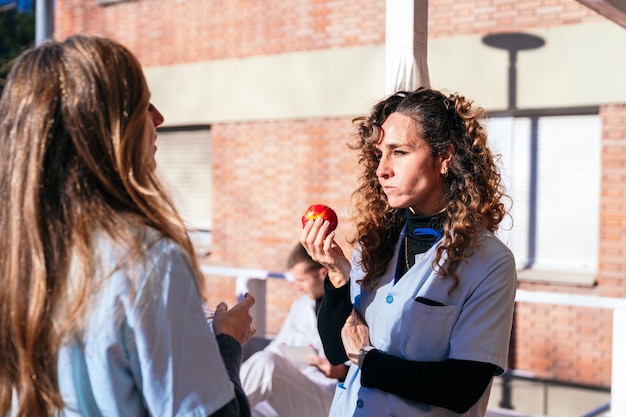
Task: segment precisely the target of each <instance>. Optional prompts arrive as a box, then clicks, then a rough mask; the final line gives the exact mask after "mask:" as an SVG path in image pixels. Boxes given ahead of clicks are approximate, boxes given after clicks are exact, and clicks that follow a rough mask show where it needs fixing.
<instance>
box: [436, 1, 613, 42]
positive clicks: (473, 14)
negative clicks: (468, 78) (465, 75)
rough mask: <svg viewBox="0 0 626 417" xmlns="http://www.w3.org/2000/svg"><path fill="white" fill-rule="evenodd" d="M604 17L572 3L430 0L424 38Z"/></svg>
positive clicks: (490, 31)
mask: <svg viewBox="0 0 626 417" xmlns="http://www.w3.org/2000/svg"><path fill="white" fill-rule="evenodd" d="M603 20H604V18H603V17H601V16H600V15H598V14H597V13H596V12H594V11H593V10H591V9H589V8H587V7H585V6H583V5H582V4H580V3H578V2H577V1H575V0H523V1H520V0H475V1H458V0H431V1H429V2H428V36H429V37H430V38H440V37H448V36H461V35H468V34H486V33H495V32H515V31H524V30H528V29H532V28H545V27H554V26H562V25H569V24H575V23H583V22H593V21H598V22H600V21H603Z"/></svg>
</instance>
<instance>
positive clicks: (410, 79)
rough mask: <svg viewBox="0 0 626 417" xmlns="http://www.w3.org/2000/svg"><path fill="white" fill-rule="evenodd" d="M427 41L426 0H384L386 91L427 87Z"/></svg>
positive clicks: (428, 83) (428, 80)
mask: <svg viewBox="0 0 626 417" xmlns="http://www.w3.org/2000/svg"><path fill="white" fill-rule="evenodd" d="M427 40H428V0H387V4H386V28H385V92H386V94H392V93H394V92H395V91H398V90H407V91H410V90H414V89H416V88H417V87H420V86H424V87H428V86H430V79H429V77H428V65H427Z"/></svg>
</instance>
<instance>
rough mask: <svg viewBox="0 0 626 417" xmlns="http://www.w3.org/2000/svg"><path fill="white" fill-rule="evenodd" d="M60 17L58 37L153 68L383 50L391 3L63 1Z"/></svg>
mask: <svg viewBox="0 0 626 417" xmlns="http://www.w3.org/2000/svg"><path fill="white" fill-rule="evenodd" d="M296 6H297V7H296ZM56 16H57V17H56V20H55V25H56V26H55V36H56V37H57V38H59V39H63V38H65V37H66V36H68V35H69V34H72V33H76V32H85V33H94V34H100V35H104V36H108V37H111V38H114V39H118V40H120V41H121V42H122V43H124V44H125V45H126V46H128V47H129V48H130V49H131V50H132V51H133V52H135V53H136V54H137V55H138V57H139V59H140V60H141V62H142V63H143V65H145V66H153V65H172V64H179V63H186V62H196V61H207V60H214V59H225V58H241V57H248V56H255V55H271V54H280V53H287V52H294V51H309V50H316V49H326V48H333V47H346V46H356V45H370V44H380V43H382V42H384V26H385V2H384V1H359V0H311V1H299V2H292V1H285V0H263V1H258V0H229V1H215V0H183V1H181V0H138V1H131V2H127V3H119V4H115V5H111V6H106V7H103V6H99V5H98V4H97V3H96V1H95V0H90V1H84V0H58V1H57V2H56Z"/></svg>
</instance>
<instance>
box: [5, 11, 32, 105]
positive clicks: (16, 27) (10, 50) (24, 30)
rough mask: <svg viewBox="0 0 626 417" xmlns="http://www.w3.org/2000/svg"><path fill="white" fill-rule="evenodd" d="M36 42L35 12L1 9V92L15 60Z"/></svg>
mask: <svg viewBox="0 0 626 417" xmlns="http://www.w3.org/2000/svg"><path fill="white" fill-rule="evenodd" d="M34 43H35V14H34V13H21V12H19V11H17V10H16V9H15V8H13V9H9V10H4V11H3V10H2V9H0V93H2V88H3V87H4V80H5V78H6V76H7V74H8V72H9V69H10V68H11V63H12V62H13V60H14V59H15V58H16V57H17V56H18V55H19V54H20V53H21V52H22V51H24V50H26V49H28V48H30V47H31V46H33V45H34Z"/></svg>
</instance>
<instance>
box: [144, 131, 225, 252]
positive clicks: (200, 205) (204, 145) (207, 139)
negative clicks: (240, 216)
mask: <svg viewBox="0 0 626 417" xmlns="http://www.w3.org/2000/svg"><path fill="white" fill-rule="evenodd" d="M156 145H157V148H158V150H157V153H156V161H157V173H158V175H159V178H161V180H162V181H163V182H164V183H165V185H166V186H167V188H168V190H169V192H170V195H171V196H172V199H173V200H174V204H176V208H177V209H178V210H179V212H180V214H181V216H182V217H183V218H184V219H185V221H186V222H187V223H188V224H189V225H190V226H191V227H193V228H195V229H198V231H197V232H193V233H192V239H193V240H194V244H195V246H196V250H197V252H198V255H199V256H204V255H207V254H208V253H209V252H210V245H211V235H210V231H211V228H212V226H213V218H212V214H211V213H212V206H211V202H212V188H213V185H212V172H211V136H210V130H209V129H208V128H207V127H202V128H186V129H176V130H169V129H168V130H165V129H164V130H161V129H160V130H159V134H158V137H157V141H156Z"/></svg>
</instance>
